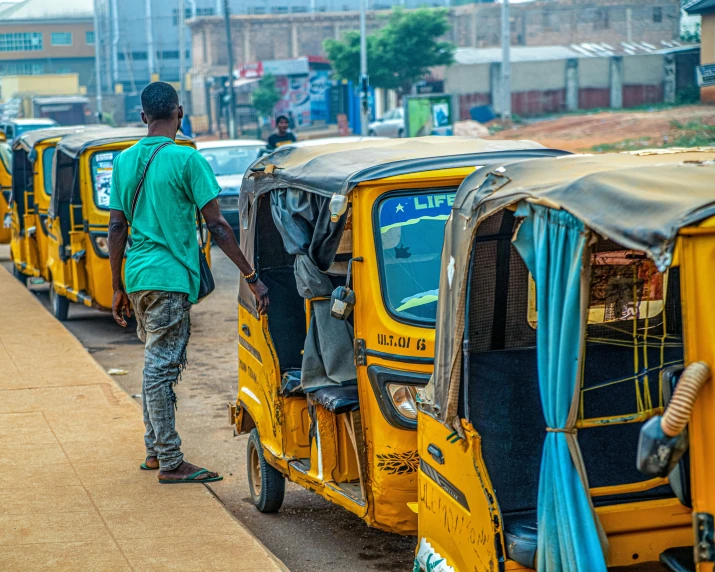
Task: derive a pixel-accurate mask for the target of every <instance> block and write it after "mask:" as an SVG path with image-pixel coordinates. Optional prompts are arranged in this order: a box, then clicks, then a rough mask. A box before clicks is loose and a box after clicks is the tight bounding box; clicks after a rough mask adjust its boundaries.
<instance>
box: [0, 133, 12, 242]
mask: <svg viewBox="0 0 715 572" xmlns="http://www.w3.org/2000/svg"><path fill="white" fill-rule="evenodd" d="M11 201H12V151H11V150H10V145H8V143H7V140H0V244H8V243H9V242H10V239H11V237H12V231H11V228H10V227H11V220H12V219H11V217H12V209H11V208H10V202H11Z"/></svg>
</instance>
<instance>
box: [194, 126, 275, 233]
mask: <svg viewBox="0 0 715 572" xmlns="http://www.w3.org/2000/svg"><path fill="white" fill-rule="evenodd" d="M197 147H198V150H199V153H201V154H202V155H203V156H204V158H205V159H206V160H207V161H208V163H209V165H211V169H212V170H213V172H214V175H216V180H217V181H218V184H219V185H220V187H221V194H220V195H219V197H218V204H219V207H221V212H222V213H223V216H224V218H225V219H226V220H227V221H228V222H229V224H230V225H231V227H233V230H234V232H235V233H236V236H238V232H239V226H238V222H239V216H238V195H239V193H240V190H241V182H242V181H243V174H244V173H245V172H246V169H248V167H249V165H250V164H251V163H253V162H254V161H255V160H256V159H258V157H259V156H260V155H261V153H262V152H263V151H264V150H265V148H266V143H265V141H261V140H260V139H231V140H221V141H206V142H200V143H198V144H197Z"/></svg>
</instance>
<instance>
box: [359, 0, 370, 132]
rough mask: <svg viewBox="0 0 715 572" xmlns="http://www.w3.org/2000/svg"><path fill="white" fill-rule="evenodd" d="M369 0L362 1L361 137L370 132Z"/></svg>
mask: <svg viewBox="0 0 715 572" xmlns="http://www.w3.org/2000/svg"><path fill="white" fill-rule="evenodd" d="M366 4H367V0H360V135H362V136H363V137H364V136H365V135H367V130H368V116H367V111H368V90H369V80H368V76H367V23H366V21H365V20H366V14H365V12H366V10H367V8H366Z"/></svg>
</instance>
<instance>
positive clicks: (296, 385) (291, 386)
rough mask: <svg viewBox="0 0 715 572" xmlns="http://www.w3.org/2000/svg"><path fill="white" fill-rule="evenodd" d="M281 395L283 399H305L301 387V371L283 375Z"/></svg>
mask: <svg viewBox="0 0 715 572" xmlns="http://www.w3.org/2000/svg"><path fill="white" fill-rule="evenodd" d="M280 394H281V395H282V396H283V397H305V393H303V388H302V387H301V385H300V370H299V369H291V370H288V371H286V372H285V373H284V374H283V379H282V381H281V391H280Z"/></svg>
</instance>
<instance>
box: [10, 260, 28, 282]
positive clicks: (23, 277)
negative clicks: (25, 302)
mask: <svg viewBox="0 0 715 572" xmlns="http://www.w3.org/2000/svg"><path fill="white" fill-rule="evenodd" d="M12 275H13V276H14V277H15V278H17V279H18V280H19V281H20V283H22V285H23V286H27V279H28V276H27V274H23V273H22V272H20V271H19V270H18V269H17V266H15V265H14V264H13V265H12Z"/></svg>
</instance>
